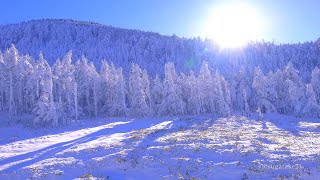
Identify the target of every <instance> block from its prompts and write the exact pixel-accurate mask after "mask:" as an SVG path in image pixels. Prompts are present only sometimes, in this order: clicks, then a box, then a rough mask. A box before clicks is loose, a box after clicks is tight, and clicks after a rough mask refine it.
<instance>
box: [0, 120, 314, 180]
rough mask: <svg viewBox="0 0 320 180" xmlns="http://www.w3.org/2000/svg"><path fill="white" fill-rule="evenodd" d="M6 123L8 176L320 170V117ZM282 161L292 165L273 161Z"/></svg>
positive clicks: (4, 168)
mask: <svg viewBox="0 0 320 180" xmlns="http://www.w3.org/2000/svg"><path fill="white" fill-rule="evenodd" d="M285 121H286V122H287V123H284V122H285ZM5 128H8V129H10V128H11V129H12V128H13V127H1V130H2V131H1V132H0V135H1V136H3V137H7V138H9V139H12V140H8V139H7V140H4V141H0V179H12V178H14V179H27V178H34V179H73V178H79V179H86V178H87V179H90V178H91V179H94V178H98V179H99V178H100V179H107V177H110V179H141V178H151V177H152V178H153V179H176V178H186V179H192V178H198V179H211V178H222V177H224V178H231V179H241V178H245V177H249V178H258V177H260V178H307V179H308V178H309V179H312V178H315V177H319V175H320V163H319V159H320V158H319V155H320V123H319V119H296V118H293V117H289V116H280V115H272V114H271V115H268V116H266V117H265V120H264V121H258V120H254V119H247V118H245V117H229V118H211V117H181V118H159V119H128V118H125V119H120V118H118V119H101V120H96V121H83V122H82V123H80V124H78V125H74V127H71V128H65V132H63V131H57V130H53V131H52V132H51V133H47V134H46V133H43V134H41V132H40V133H38V134H28V133H30V132H32V131H30V130H28V129H24V128H16V131H17V132H16V133H9V134H4V132H6V131H3V130H5ZM39 131H41V130H39ZM26 134H28V135H26ZM23 135H25V137H24V136H23ZM10 136H15V137H21V140H19V139H17V138H10ZM9 141H10V142H9ZM280 164H281V165H284V166H285V165H286V166H287V169H285V168H282V169H281V168H280V169H272V168H266V167H268V165H280ZM289 166H290V168H288V167H289ZM293 167H294V168H293Z"/></svg>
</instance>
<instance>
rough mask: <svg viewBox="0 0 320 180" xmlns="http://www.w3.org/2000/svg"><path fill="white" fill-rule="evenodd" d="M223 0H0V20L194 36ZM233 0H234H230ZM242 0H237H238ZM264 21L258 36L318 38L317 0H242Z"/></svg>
mask: <svg viewBox="0 0 320 180" xmlns="http://www.w3.org/2000/svg"><path fill="white" fill-rule="evenodd" d="M225 2H230V1H228V0H3V1H1V2H0V4H1V8H0V24H9V23H17V22H21V21H28V20H31V19H43V18H67V19H75V20H85V21H94V22H98V23H102V24H106V25H112V26H116V27H123V28H129V29H140V30H144V31H153V32H159V33H160V34H165V35H172V34H176V35H178V36H184V37H195V36H199V35H201V34H202V32H203V29H204V28H205V26H204V25H203V24H204V23H205V22H204V21H205V20H206V19H207V18H208V14H210V11H211V9H212V8H214V7H215V6H217V5H218V4H221V3H225ZM231 2H236V0H231ZM237 2H239V1H237ZM241 2H243V1H241ZM245 2H247V4H250V6H252V7H253V8H255V9H256V11H257V12H259V14H260V15H261V16H262V17H263V19H264V20H263V21H265V23H266V24H267V25H266V27H265V29H264V31H263V33H262V34H261V37H260V38H261V39H265V40H267V41H272V40H275V41H277V42H298V41H300V42H303V41H310V40H316V39H318V38H319V37H320V0H247V1H245Z"/></svg>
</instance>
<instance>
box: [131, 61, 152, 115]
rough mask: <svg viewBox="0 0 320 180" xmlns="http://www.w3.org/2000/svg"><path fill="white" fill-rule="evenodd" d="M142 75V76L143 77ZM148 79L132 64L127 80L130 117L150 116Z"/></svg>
mask: <svg viewBox="0 0 320 180" xmlns="http://www.w3.org/2000/svg"><path fill="white" fill-rule="evenodd" d="M143 74H144V75H143ZM149 94H150V92H149V79H148V75H147V74H146V72H144V73H142V70H141V69H140V67H139V66H138V65H137V64H132V68H131V72H130V78H129V100H130V101H129V102H130V112H131V115H132V116H138V117H144V116H150V115H151V108H150V95H149Z"/></svg>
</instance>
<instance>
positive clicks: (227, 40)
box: [205, 4, 263, 48]
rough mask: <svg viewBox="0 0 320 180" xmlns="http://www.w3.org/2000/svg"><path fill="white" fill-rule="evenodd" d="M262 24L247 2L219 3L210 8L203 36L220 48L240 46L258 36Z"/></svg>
mask: <svg viewBox="0 0 320 180" xmlns="http://www.w3.org/2000/svg"><path fill="white" fill-rule="evenodd" d="M262 25H263V20H262V18H261V17H259V14H258V12H257V11H256V10H255V9H254V8H253V7H251V6H249V5H247V4H228V5H221V6H218V7H215V8H214V9H213V10H212V12H211V15H210V16H209V18H208V20H207V22H206V27H205V36H206V37H208V38H211V39H213V40H214V41H215V42H217V43H218V44H219V46H220V47H222V48H234V47H241V46H243V45H245V44H247V43H248V42H249V41H254V40H257V39H258V38H259V37H260V33H261V31H262Z"/></svg>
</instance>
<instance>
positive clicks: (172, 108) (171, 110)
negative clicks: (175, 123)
mask: <svg viewBox="0 0 320 180" xmlns="http://www.w3.org/2000/svg"><path fill="white" fill-rule="evenodd" d="M179 88H180V87H178V75H177V73H176V70H175V66H174V64H173V63H171V62H169V63H166V64H165V78H164V83H163V99H162V102H161V105H160V108H159V114H160V115H182V114H184V113H185V112H184V110H185V104H184V102H183V100H182V98H181V96H180V94H179V91H180V90H179Z"/></svg>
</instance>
